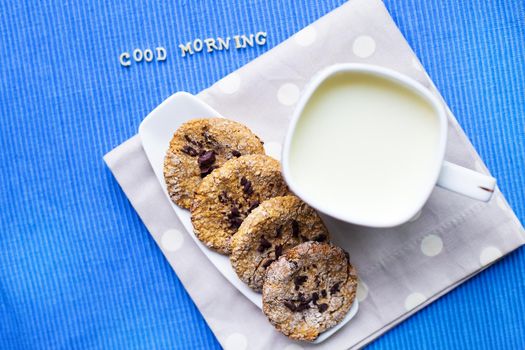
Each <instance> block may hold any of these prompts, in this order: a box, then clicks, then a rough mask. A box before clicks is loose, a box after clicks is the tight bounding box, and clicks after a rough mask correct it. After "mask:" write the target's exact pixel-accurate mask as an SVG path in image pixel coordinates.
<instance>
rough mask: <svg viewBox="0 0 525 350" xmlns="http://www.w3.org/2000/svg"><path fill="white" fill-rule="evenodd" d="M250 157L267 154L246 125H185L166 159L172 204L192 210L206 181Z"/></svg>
mask: <svg viewBox="0 0 525 350" xmlns="http://www.w3.org/2000/svg"><path fill="white" fill-rule="evenodd" d="M246 154H264V148H263V145H262V142H261V140H259V138H258V137H257V136H256V135H255V134H254V133H252V132H251V131H250V129H248V128H247V127H246V126H244V125H242V124H239V123H237V122H234V121H231V120H227V119H223V118H209V119H194V120H190V121H188V122H186V123H184V124H182V125H181V126H180V127H179V128H178V129H177V131H176V132H175V134H174V135H173V138H172V139H171V142H170V145H169V149H168V151H167V153H166V157H165V158H164V179H165V181H166V185H167V188H168V193H169V195H170V197H171V199H172V201H173V202H174V203H175V204H177V205H179V206H181V207H183V208H188V209H189V208H190V207H191V204H192V202H193V196H194V192H195V190H196V189H197V187H198V186H199V184H200V182H201V181H202V179H203V178H204V177H206V176H207V175H208V174H210V173H211V172H212V171H213V170H214V169H216V168H218V167H220V166H222V164H224V163H225V162H226V161H227V160H229V159H232V158H236V157H240V156H242V155H246Z"/></svg>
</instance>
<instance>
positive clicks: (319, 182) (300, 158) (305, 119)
mask: <svg viewBox="0 0 525 350" xmlns="http://www.w3.org/2000/svg"><path fill="white" fill-rule="evenodd" d="M439 138H440V125H439V117H438V116H437V115H436V112H435V110H434V109H433V108H432V106H431V105H430V104H429V102H428V101H426V100H425V99H423V98H422V97H421V96H419V95H418V94H417V93H415V92H412V91H411V90H409V89H408V88H405V87H402V86H400V85H399V84H396V83H393V82H391V81H389V80H387V79H385V78H381V77H374V76H371V75H365V74H363V73H357V72H348V73H339V74H338V75H336V76H332V77H330V78H328V79H327V80H325V81H324V82H323V83H322V85H320V86H319V87H318V89H317V90H316V91H315V92H314V94H313V95H312V96H311V98H310V100H309V101H308V102H307V105H306V106H305V108H304V110H303V112H302V115H301V117H300V119H299V121H298V123H297V126H296V129H295V133H294V136H293V139H292V141H291V144H290V154H289V170H290V176H291V177H292V179H293V180H294V182H295V183H296V184H297V185H298V187H300V188H301V189H302V191H303V192H304V193H307V194H308V196H309V198H311V199H314V200H315V202H316V203H322V206H323V207H324V208H327V209H328V210H329V211H332V212H336V213H340V216H343V217H347V216H348V215H349V214H351V216H352V217H359V218H361V219H363V220H367V221H372V222H382V221H384V222H389V221H392V220H394V221H395V220H398V219H400V218H403V217H406V216H407V215H411V214H414V211H416V210H417V208H415V206H417V205H418V203H416V202H419V201H418V198H420V197H421V195H422V192H424V191H428V187H429V183H430V182H431V181H432V178H433V174H435V173H436V159H435V157H436V154H437V152H438V147H439V141H440V140H439ZM406 219H408V218H406Z"/></svg>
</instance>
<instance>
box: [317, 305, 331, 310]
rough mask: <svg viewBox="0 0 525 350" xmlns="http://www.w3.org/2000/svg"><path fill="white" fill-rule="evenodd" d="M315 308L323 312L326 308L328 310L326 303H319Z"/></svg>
mask: <svg viewBox="0 0 525 350" xmlns="http://www.w3.org/2000/svg"><path fill="white" fill-rule="evenodd" d="M317 309H318V310H319V312H325V311H326V310H328V304H319V305H317Z"/></svg>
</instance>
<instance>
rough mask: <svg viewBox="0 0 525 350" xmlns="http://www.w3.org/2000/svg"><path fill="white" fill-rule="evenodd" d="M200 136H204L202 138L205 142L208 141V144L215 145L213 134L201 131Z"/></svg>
mask: <svg viewBox="0 0 525 350" xmlns="http://www.w3.org/2000/svg"><path fill="white" fill-rule="evenodd" d="M202 136H203V137H204V140H206V143H208V144H210V145H216V144H217V140H216V139H215V137H213V135H210V134H209V133H208V131H204V132H203V133H202Z"/></svg>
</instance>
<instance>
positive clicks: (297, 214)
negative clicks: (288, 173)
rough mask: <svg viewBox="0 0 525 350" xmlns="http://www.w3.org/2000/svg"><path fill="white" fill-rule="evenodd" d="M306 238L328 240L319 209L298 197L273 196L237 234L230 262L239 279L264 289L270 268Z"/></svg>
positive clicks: (245, 222)
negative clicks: (313, 207) (318, 213)
mask: <svg viewBox="0 0 525 350" xmlns="http://www.w3.org/2000/svg"><path fill="white" fill-rule="evenodd" d="M306 241H317V242H327V241H328V231H327V229H326V227H325V225H324V224H323V222H322V220H321V218H320V217H319V215H317V213H316V212H315V210H314V209H312V208H311V207H310V206H308V205H307V204H306V203H304V202H303V201H301V200H300V199H299V198H297V197H296V196H283V197H275V198H271V199H268V200H266V201H264V202H262V203H261V204H260V205H259V206H258V207H257V208H256V209H255V210H253V211H252V212H251V213H250V215H248V216H247V217H246V220H244V221H243V223H242V224H241V226H240V227H239V230H238V231H237V233H235V234H234V235H233V238H232V241H231V247H232V252H231V255H230V261H231V263H232V266H233V268H234V269H235V272H237V275H238V276H239V278H240V279H241V280H242V281H243V282H245V283H246V284H248V286H249V287H250V288H252V289H253V290H255V291H256V292H260V291H261V290H262V285H263V280H264V275H265V273H266V268H267V267H268V266H269V265H270V264H271V263H272V262H273V261H275V260H277V259H278V258H279V257H280V256H281V255H282V254H283V253H285V252H286V251H288V250H289V249H290V248H293V247H295V246H296V245H298V244H300V243H303V242H306Z"/></svg>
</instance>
